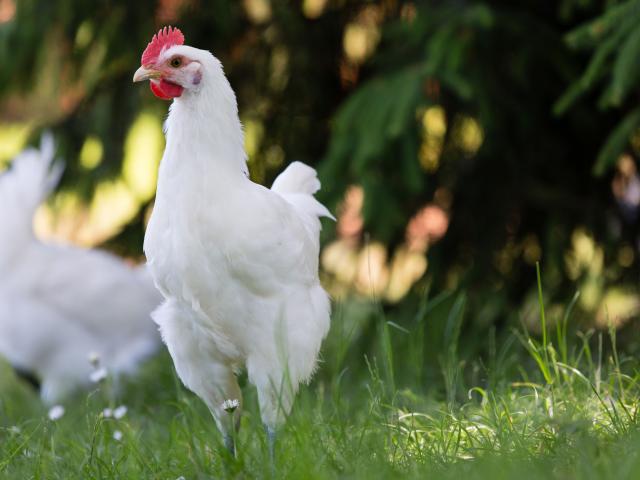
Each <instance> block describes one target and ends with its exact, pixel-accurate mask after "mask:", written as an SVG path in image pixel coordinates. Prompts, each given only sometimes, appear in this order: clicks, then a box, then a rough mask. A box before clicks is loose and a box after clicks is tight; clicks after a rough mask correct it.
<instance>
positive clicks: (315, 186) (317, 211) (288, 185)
mask: <svg viewBox="0 0 640 480" xmlns="http://www.w3.org/2000/svg"><path fill="white" fill-rule="evenodd" d="M271 190H273V191H274V192H276V193H279V194H280V195H282V196H283V197H284V198H285V199H286V200H287V201H288V202H290V203H291V204H293V205H294V206H295V207H296V208H297V209H298V210H300V211H301V212H302V213H304V214H306V215H311V216H314V217H316V218H317V217H328V218H331V219H332V220H335V217H334V216H333V215H331V212H329V210H328V209H327V207H325V206H324V205H322V204H321V203H320V202H319V201H318V200H316V199H315V198H314V196H313V194H314V193H316V192H317V191H318V190H320V180H318V175H317V173H316V171H315V170H314V169H313V168H311V167H310V166H308V165H305V164H304V163H302V162H293V163H291V164H290V165H289V166H288V167H287V168H286V169H285V170H284V172H282V173H281V174H280V175H278V177H277V178H276V179H275V181H274V182H273V186H272V187H271Z"/></svg>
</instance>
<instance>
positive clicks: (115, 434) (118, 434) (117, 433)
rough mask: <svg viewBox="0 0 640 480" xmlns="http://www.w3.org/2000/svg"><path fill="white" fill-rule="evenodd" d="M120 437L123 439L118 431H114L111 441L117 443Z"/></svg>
mask: <svg viewBox="0 0 640 480" xmlns="http://www.w3.org/2000/svg"><path fill="white" fill-rule="evenodd" d="M122 437H123V435H122V432H121V431H120V430H116V431H115V432H113V439H114V440H115V441H116V442H119V441H120V440H122Z"/></svg>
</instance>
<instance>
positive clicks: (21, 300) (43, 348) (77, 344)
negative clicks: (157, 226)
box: [0, 136, 161, 403]
mask: <svg viewBox="0 0 640 480" xmlns="http://www.w3.org/2000/svg"><path fill="white" fill-rule="evenodd" d="M53 158H54V145H53V140H52V138H51V137H50V136H45V137H43V139H42V143H41V147H40V150H37V149H27V150H25V151H23V152H22V153H21V154H20V155H18V156H17V157H16V158H15V160H14V161H13V164H12V166H11V169H9V170H7V171H6V172H4V174H3V175H2V176H0V355H1V356H4V357H5V358H6V359H7V360H8V361H9V362H10V363H11V364H12V365H13V366H14V367H15V368H16V369H18V370H20V371H26V372H30V374H32V375H33V376H35V377H36V378H37V379H38V380H39V381H40V382H41V387H42V388H41V396H42V399H43V400H44V401H45V402H47V403H54V402H57V401H60V400H61V399H63V398H64V397H65V396H66V395H68V394H70V393H71V392H73V391H74V390H76V389H77V388H79V387H82V386H86V385H88V384H89V376H90V374H91V371H92V368H93V367H92V366H91V364H90V363H89V355H90V354H97V355H98V357H99V358H100V362H101V365H102V366H103V367H104V368H106V369H107V370H108V371H109V372H110V373H114V374H119V373H132V372H133V371H134V370H135V369H136V366H137V365H138V364H139V362H140V361H141V360H143V359H144V358H146V357H147V356H149V355H150V354H151V353H153V352H154V351H155V350H156V348H157V347H158V346H159V344H160V336H159V335H158V332H157V327H156V325H154V323H153V321H152V320H151V318H150V313H151V311H152V310H153V309H154V308H155V307H156V306H157V305H158V304H159V303H160V300H161V298H160V296H159V294H158V293H157V292H156V290H155V288H154V286H153V283H152V281H151V278H150V276H149V275H148V272H147V271H146V269H145V268H144V267H139V268H136V269H133V268H129V267H128V266H127V265H126V264H125V263H124V262H123V261H122V260H121V259H119V258H118V257H116V256H114V255H111V254H108V253H106V252H101V251H97V250H86V249H81V248H78V247H72V246H63V245H54V244H45V243H42V242H40V241H39V240H37V239H36V238H35V236H34V233H33V229H32V222H33V215H34V212H35V210H36V208H37V207H38V206H39V205H40V203H41V202H42V201H43V200H44V199H45V197H46V196H47V194H48V193H50V191H51V190H52V189H53V188H54V187H55V186H56V184H57V182H58V179H59V177H60V175H61V173H62V165H61V164H57V165H53Z"/></svg>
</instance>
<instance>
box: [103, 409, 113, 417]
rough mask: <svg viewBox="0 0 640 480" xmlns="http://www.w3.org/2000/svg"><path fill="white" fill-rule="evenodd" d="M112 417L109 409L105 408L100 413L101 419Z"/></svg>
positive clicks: (111, 411)
mask: <svg viewBox="0 0 640 480" xmlns="http://www.w3.org/2000/svg"><path fill="white" fill-rule="evenodd" d="M111 417H113V410H112V409H110V408H105V409H104V410H103V411H102V418H111Z"/></svg>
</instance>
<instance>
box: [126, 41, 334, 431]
mask: <svg viewBox="0 0 640 480" xmlns="http://www.w3.org/2000/svg"><path fill="white" fill-rule="evenodd" d="M176 56H180V57H181V58H184V59H186V60H185V61H184V64H185V65H187V66H186V67H185V69H184V72H178V73H176V74H175V75H173V76H172V77H171V78H170V80H171V81H173V82H179V84H180V85H181V86H182V87H184V92H183V93H182V95H181V96H180V97H179V98H177V99H176V100H175V101H174V102H173V104H172V105H171V108H170V114H169V117H168V119H167V122H166V125H165V129H166V136H167V144H166V149H165V152H164V156H163V158H162V162H161V165H160V172H159V178H158V190H157V197H156V204H155V207H154V211H153V214H152V216H151V220H150V223H149V227H148V229H147V234H146V237H145V252H146V254H147V258H148V260H149V266H150V269H151V272H152V274H153V277H154V279H155V281H156V285H157V286H158V288H159V289H160V290H161V292H162V293H163V295H164V297H165V299H166V300H165V302H164V304H163V305H162V306H161V307H160V308H159V309H158V310H157V311H156V312H155V313H154V319H155V320H156V321H157V322H158V324H159V325H160V329H161V332H162V335H163V338H164V341H165V342H166V344H167V346H168V348H169V351H170V353H171V355H172V357H173V360H174V363H175V367H176V370H177V372H178V375H179V376H180V378H181V379H182V381H183V382H184V384H185V385H186V386H187V387H188V388H189V389H191V390H192V391H193V392H195V393H196V394H197V395H198V396H200V397H201V398H202V399H203V400H204V401H205V403H206V404H207V405H208V407H209V409H210V410H211V412H212V414H213V416H214V418H215V419H216V422H217V424H218V427H219V428H220V430H221V431H222V433H223V434H226V433H228V429H229V425H230V424H229V423H228V422H227V421H226V420H225V419H227V418H228V415H229V414H228V413H226V412H225V411H224V409H223V402H224V400H226V399H238V400H241V394H240V389H239V387H238V383H237V381H236V377H235V375H234V372H235V371H236V370H237V369H239V368H241V367H246V369H247V372H248V377H249V380H250V381H251V382H252V383H253V384H254V385H255V386H256V387H257V390H258V397H259V403H260V409H261V414H262V419H263V421H264V423H265V424H266V425H267V426H268V427H269V428H270V429H271V430H273V429H275V428H276V427H277V425H278V424H280V423H281V422H282V420H283V419H284V417H285V416H286V414H288V412H289V410H290V409H291V406H292V403H293V399H294V396H295V393H296V391H297V390H298V386H299V384H300V383H301V382H305V381H308V380H309V378H310V377H311V375H312V373H313V371H314V369H315V367H316V362H317V358H318V353H319V350H320V344H321V342H322V340H323V338H324V337H325V335H326V334H327V331H328V330H329V316H330V302H329V298H328V296H327V294H326V292H325V291H324V290H323V288H322V287H321V285H320V281H319V279H318V256H319V238H318V236H319V232H320V221H319V217H320V216H326V217H330V218H333V217H332V216H331V214H330V213H329V212H328V210H327V209H326V208H325V207H324V206H323V205H321V204H320V203H319V202H318V201H317V200H316V199H315V198H314V197H313V194H314V193H315V192H316V191H317V190H318V189H319V188H320V182H319V181H318V178H317V176H316V172H315V170H313V169H312V168H311V167H309V166H306V165H304V164H302V163H299V162H295V163H293V164H291V165H290V166H289V167H288V168H287V169H286V170H285V171H284V172H283V173H282V174H281V175H280V176H279V177H278V178H277V179H276V181H275V182H274V185H273V188H272V189H271V190H269V189H267V188H265V187H263V186H261V185H258V184H256V183H253V182H251V181H250V180H249V179H248V178H247V175H246V154H245V151H244V147H243V132H242V128H241V125H240V120H239V118H238V110H237V104H236V98H235V95H234V93H233V90H232V89H231V86H230V85H229V82H228V81H227V79H226V77H225V75H224V73H223V70H222V66H221V65H220V62H219V61H218V60H217V59H216V58H215V57H214V56H213V55H212V54H211V53H209V52H207V51H204V50H198V49H195V48H192V47H188V46H173V47H171V48H168V49H166V50H164V51H163V53H162V55H161V56H160V58H159V59H158V62H157V65H159V67H158V68H163V67H161V66H162V65H165V64H166V63H167V60H168V59H171V58H174V57H176ZM187 62H188V63H187ZM149 72H150V70H148V69H146V67H143V68H141V70H140V71H139V72H137V74H136V77H135V79H136V80H138V79H141V78H149V77H150V75H151V74H149ZM192 79H193V81H192ZM240 410H241V408H238V409H237V410H236V411H235V412H234V413H233V415H235V419H236V420H237V419H238V418H239V415H240Z"/></svg>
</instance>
